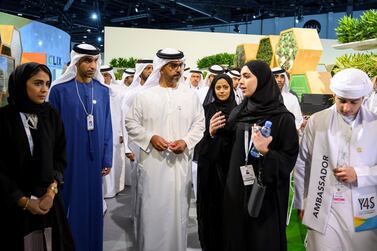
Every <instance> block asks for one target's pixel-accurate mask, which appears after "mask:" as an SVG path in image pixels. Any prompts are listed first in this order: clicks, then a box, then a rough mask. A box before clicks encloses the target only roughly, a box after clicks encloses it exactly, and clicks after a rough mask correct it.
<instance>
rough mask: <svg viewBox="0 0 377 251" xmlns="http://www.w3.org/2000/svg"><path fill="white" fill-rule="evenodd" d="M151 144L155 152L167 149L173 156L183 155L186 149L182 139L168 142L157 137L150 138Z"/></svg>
mask: <svg viewBox="0 0 377 251" xmlns="http://www.w3.org/2000/svg"><path fill="white" fill-rule="evenodd" d="M151 144H152V146H153V147H154V148H155V149H156V150H157V151H160V152H162V151H165V150H167V149H170V150H171V151H172V152H173V153H175V154H180V153H183V152H184V150H185V149H186V147H187V145H186V142H185V141H184V140H182V139H179V140H175V141H172V142H168V141H167V140H165V139H164V138H162V137H160V136H158V135H153V136H152V138H151Z"/></svg>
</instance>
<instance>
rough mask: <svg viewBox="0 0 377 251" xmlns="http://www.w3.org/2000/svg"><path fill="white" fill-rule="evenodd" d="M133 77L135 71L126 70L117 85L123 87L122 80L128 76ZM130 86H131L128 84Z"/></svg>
mask: <svg viewBox="0 0 377 251" xmlns="http://www.w3.org/2000/svg"><path fill="white" fill-rule="evenodd" d="M134 75H135V69H132V68H127V69H125V70H124V71H123V74H122V79H121V80H119V84H121V85H124V80H125V79H126V78H127V77H130V76H134ZM130 85H131V84H130Z"/></svg>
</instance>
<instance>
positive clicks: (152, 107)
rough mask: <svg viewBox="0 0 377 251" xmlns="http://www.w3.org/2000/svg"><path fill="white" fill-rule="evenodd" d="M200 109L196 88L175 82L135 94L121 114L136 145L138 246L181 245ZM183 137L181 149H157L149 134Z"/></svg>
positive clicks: (173, 248)
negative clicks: (193, 89)
mask: <svg viewBox="0 0 377 251" xmlns="http://www.w3.org/2000/svg"><path fill="white" fill-rule="evenodd" d="M204 120H205V119H204V112H203V108H202V105H201V103H200V102H199V99H198V98H197V96H196V94H195V93H194V92H193V91H192V90H190V89H189V88H187V87H185V86H183V85H182V84H181V85H180V86H179V87H178V88H174V89H172V88H163V87H160V86H155V87H151V88H149V89H147V90H145V91H143V92H141V93H139V95H138V96H137V97H136V98H135V100H134V102H133V104H132V106H131V107H130V110H129V113H128V114H127V118H126V127H127V131H128V135H129V138H130V140H131V141H133V142H134V143H136V144H137V145H138V146H139V147H140V148H141V150H142V151H140V163H139V164H138V188H137V197H138V199H137V203H138V205H137V210H138V222H137V231H138V233H137V245H138V250H142V251H149V250H150V251H152V250H153V251H185V250H186V248H187V221H188V209H189V193H190V191H191V189H190V187H191V161H192V155H193V150H194V146H195V145H196V144H197V143H198V142H199V141H200V139H201V138H202V137H203V131H204V127H205V125H204V123H205V122H204ZM153 135H159V136H161V137H163V138H164V139H165V140H167V141H174V140H178V139H183V140H184V141H185V142H186V144H187V148H186V150H185V151H184V152H183V153H182V154H178V155H177V154H175V153H173V152H171V151H169V150H166V151H163V152H159V151H157V150H156V149H154V148H153V147H152V145H151V144H150V140H151V138H152V136H153Z"/></svg>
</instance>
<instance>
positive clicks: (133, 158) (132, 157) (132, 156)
mask: <svg viewBox="0 0 377 251" xmlns="http://www.w3.org/2000/svg"><path fill="white" fill-rule="evenodd" d="M126 157H127V158H129V160H130V161H135V154H134V153H126Z"/></svg>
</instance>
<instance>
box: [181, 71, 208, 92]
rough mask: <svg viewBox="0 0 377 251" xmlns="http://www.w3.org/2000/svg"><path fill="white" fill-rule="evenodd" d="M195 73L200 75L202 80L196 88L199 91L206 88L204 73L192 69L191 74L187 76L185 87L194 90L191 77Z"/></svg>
mask: <svg viewBox="0 0 377 251" xmlns="http://www.w3.org/2000/svg"><path fill="white" fill-rule="evenodd" d="M193 73H196V74H200V80H199V83H198V86H197V87H196V88H197V89H200V88H202V87H203V86H204V81H203V72H202V71H201V70H199V69H192V70H190V71H189V73H188V74H187V78H186V81H185V85H186V86H187V87H189V88H194V87H193V86H192V84H191V76H192V74H193Z"/></svg>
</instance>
